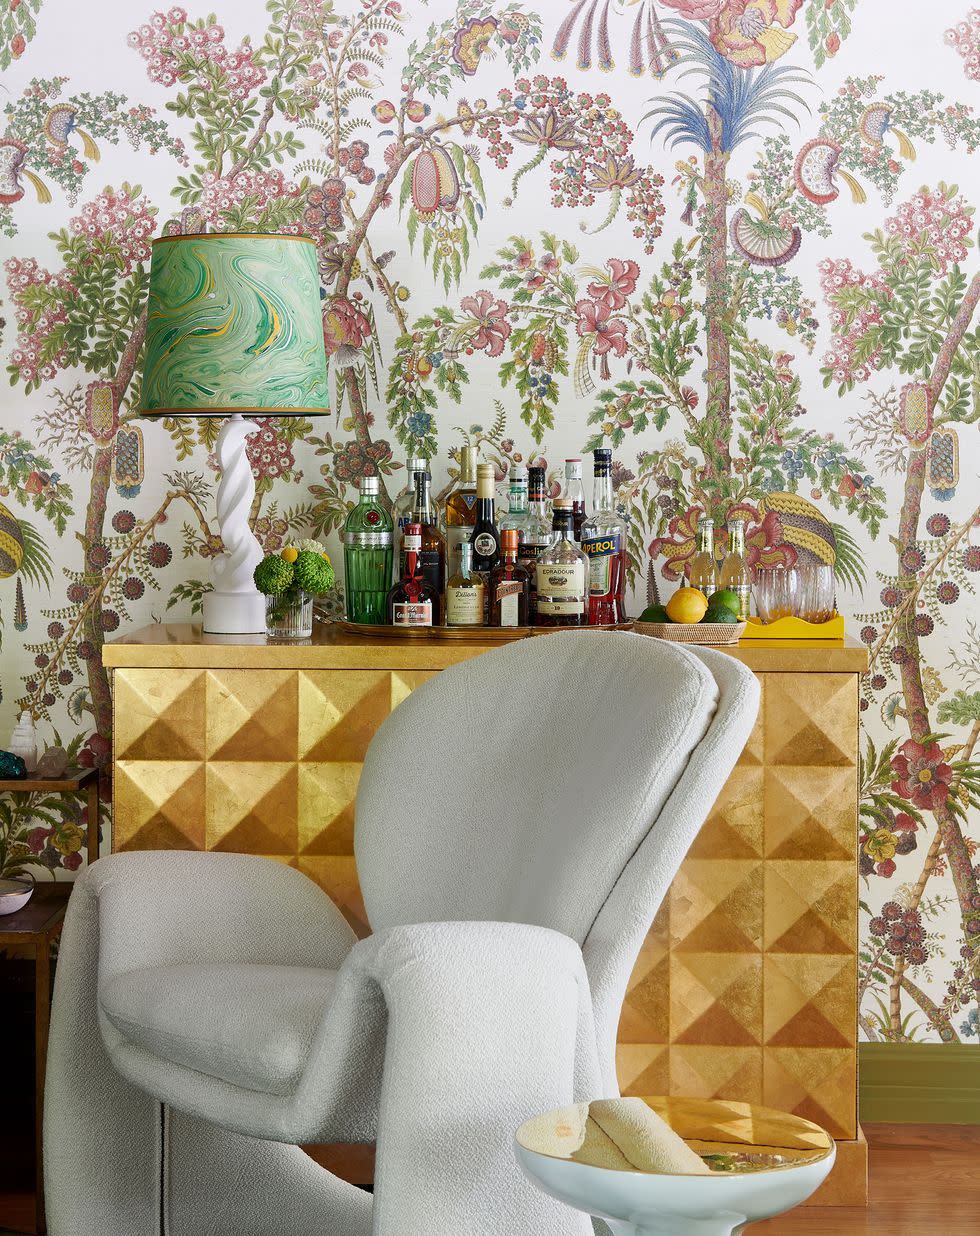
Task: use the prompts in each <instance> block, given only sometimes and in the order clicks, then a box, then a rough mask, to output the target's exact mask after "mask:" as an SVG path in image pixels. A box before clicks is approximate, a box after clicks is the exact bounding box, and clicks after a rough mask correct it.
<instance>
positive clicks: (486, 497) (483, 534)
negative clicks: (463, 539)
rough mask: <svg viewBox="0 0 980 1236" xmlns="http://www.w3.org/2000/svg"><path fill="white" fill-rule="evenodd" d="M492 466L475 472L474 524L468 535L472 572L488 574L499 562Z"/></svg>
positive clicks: (485, 465) (483, 466) (480, 468)
mask: <svg viewBox="0 0 980 1236" xmlns="http://www.w3.org/2000/svg"><path fill="white" fill-rule="evenodd" d="M493 484H494V478H493V464H480V466H479V467H478V468H477V470H476V522H475V523H474V524H473V530H472V532H471V533H470V544H471V545H472V546H473V570H474V571H479V572H481V574H486V573H489V572H490V571H492V570H493V568H494V567H495V566H496V565H497V563H498V562H499V561H500V531H499V529H498V528H497V519H496V515H495V514H494V489H493Z"/></svg>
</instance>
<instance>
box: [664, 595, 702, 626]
mask: <svg viewBox="0 0 980 1236" xmlns="http://www.w3.org/2000/svg"><path fill="white" fill-rule="evenodd" d="M707 609H708V598H707V597H706V596H705V595H704V593H703V592H701V590H700V589H698V588H678V589H677V591H676V592H675V593H674V595H673V596H672V597H671V598H670V600H669V601H668V602H667V617H668V618H669V619H670V620H671V622H700V621H701V619H702V618H703V617H704V615H705V613H706V612H707Z"/></svg>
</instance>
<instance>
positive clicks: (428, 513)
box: [402, 472, 446, 622]
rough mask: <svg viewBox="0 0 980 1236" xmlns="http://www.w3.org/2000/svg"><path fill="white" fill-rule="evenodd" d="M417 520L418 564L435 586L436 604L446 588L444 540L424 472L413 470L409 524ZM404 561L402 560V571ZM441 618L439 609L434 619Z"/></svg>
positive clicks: (438, 619) (426, 474)
mask: <svg viewBox="0 0 980 1236" xmlns="http://www.w3.org/2000/svg"><path fill="white" fill-rule="evenodd" d="M415 524H418V525H419V527H420V528H421V529H422V549H421V552H420V555H419V566H420V569H421V571H422V574H423V575H424V576H425V578H426V579H427V580H428V581H429V583H430V584H431V585H432V587H433V588H434V589H435V592H436V596H437V597H438V598H439V602H440V606H441V601H442V596H443V594H444V592H445V591H446V541H445V538H444V537H443V535H442V533H441V532H440V531H439V528H438V526H437V524H436V513H435V508H434V507H433V505H432V498H431V494H430V486H429V474H428V472H416V473H415V505H414V507H413V508H412V522H411V524H409V525H408V526H409V527H414V525H415ZM404 570H405V563H404V562H403V563H402V572H404ZM441 621H442V615H441V610H440V614H439V616H438V617H437V618H436V622H441Z"/></svg>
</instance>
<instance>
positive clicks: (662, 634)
mask: <svg viewBox="0 0 980 1236" xmlns="http://www.w3.org/2000/svg"><path fill="white" fill-rule="evenodd" d="M633 630H634V631H636V632H637V634H638V635H652V636H653V638H654V639H672V640H675V641H676V642H677V643H679V644H713V645H715V646H717V645H724V644H737V643H738V641H739V638H740V636H741V634H742V632H743V631H744V630H745V623H744V622H634V623H633Z"/></svg>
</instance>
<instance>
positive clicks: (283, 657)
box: [102, 622, 868, 674]
mask: <svg viewBox="0 0 980 1236" xmlns="http://www.w3.org/2000/svg"><path fill="white" fill-rule="evenodd" d="M611 638H614V635H613V636H611ZM499 646H500V645H499V641H489V640H488V641H487V642H486V643H481V642H480V641H473V642H467V643H459V642H457V641H454V640H446V639H437V638H433V639H432V640H412V641H405V640H400V639H398V638H397V637H391V638H388V637H386V636H367V635H355V634H353V633H352V632H349V631H346V630H344V629H343V628H341V627H339V626H336V625H334V624H331V623H320V624H317V625H316V626H315V627H314V628H313V635H312V637H311V638H310V639H305V640H281V639H272V638H270V637H269V636H267V635H205V634H204V633H203V632H202V629H201V626H200V625H199V624H197V623H179V622H174V623H160V624H156V625H153V626H146V627H141V628H139V629H138V630H135V631H130V632H127V634H125V635H124V636H122V637H121V638H119V639H116V640H112V641H110V642H108V643H106V644H105V646H104V647H103V649H102V659H103V662H104V663H105V665H107V666H109V667H110V668H112V669H119V668H138V667H144V668H164V669H375V668H377V669H415V670H440V669H445V668H446V667H447V666H449V665H455V664H456V663H457V662H459V661H466V660H468V659H469V658H470V657H473V656H477V655H478V654H480V653H482V652H489V651H490V650H491V649H493V648H496V647H499ZM718 651H720V652H724V653H726V654H727V655H728V656H732V657H735V658H736V659H737V660H739V661H741V662H742V663H743V664H744V665H747V666H748V667H749V669H752V670H755V671H756V672H757V673H763V672H766V673H823V674H827V673H861V672H862V671H864V670H866V669H867V666H868V652H867V649H866V648H865V647H864V646H863V645H862V644H860V643H858V641H857V640H855V639H852V638H850V637H848V638H846V639H844V640H842V641H840V640H765V639H755V640H751V641H746V642H744V643H742V644H739V645H736V646H733V647H728V648H719V649H718Z"/></svg>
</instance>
